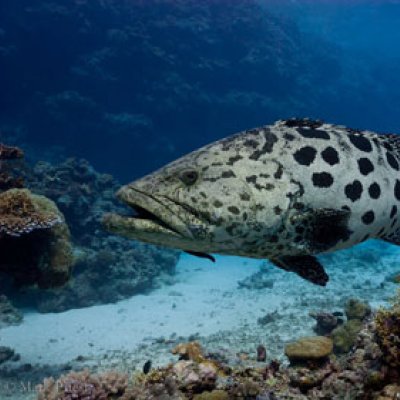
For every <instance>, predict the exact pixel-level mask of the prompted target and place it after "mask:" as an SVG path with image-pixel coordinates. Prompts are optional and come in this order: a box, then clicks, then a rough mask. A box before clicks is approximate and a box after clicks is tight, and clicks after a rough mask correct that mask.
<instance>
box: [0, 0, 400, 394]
mask: <svg viewBox="0 0 400 400" xmlns="http://www.w3.org/2000/svg"><path fill="white" fill-rule="evenodd" d="M399 26H400V1H397V0H388V1H373V0H370V1H367V0H365V1H364V0H353V1H341V0H335V1H328V0H326V1H324V0H321V1H316V0H315V1H307V0H305V1H300V0H299V1H296V0H291V1H289V0H287V1H286V0H281V1H278V0H265V1H264V0H260V1H256V0H231V1H227V0H219V1H217V0H205V1H194V0H174V1H173V0H148V1H146V0H120V1H118V0H53V1H50V0H35V1H28V0H18V1H7V0H0V143H2V145H0V163H1V164H0V233H1V235H0V273H1V279H0V295H1V297H0V399H3V398H4V399H5V398H10V399H21V400H22V399H36V398H38V399H39V400H71V399H79V400H97V399H98V400H104V399H117V398H118V399H119V398H120V399H123V400H135V399H259V400H265V399H381V400H383V399H397V398H400V374H399V370H400V331H399V330H400V328H399V327H400V297H399V296H400V295H399V294H398V295H397V298H394V300H393V297H394V296H396V290H398V287H399V283H400V252H399V250H398V248H396V246H393V245H389V244H387V243H384V242H383V241H379V242H378V241H368V242H366V243H363V244H362V245H360V246H357V247H354V248H351V249H348V250H345V251H341V252H337V253H334V254H329V255H325V256H323V259H324V263H325V265H326V268H327V270H328V271H329V274H330V277H331V280H330V283H329V285H328V286H327V287H326V288H321V287H316V286H314V285H312V284H310V283H308V282H306V281H303V280H301V279H299V278H298V277H297V276H295V275H294V274H288V273H285V272H283V271H280V270H278V269H276V268H273V267H272V266H270V264H269V263H268V262H265V261H260V260H250V259H245V258H239V257H222V256H218V257H217V263H216V264H215V265H212V264H211V263H209V262H208V261H207V260H202V259H196V258H194V257H191V256H189V255H186V254H185V255H182V254H181V253H180V252H179V251H175V250H167V249H163V248H158V247H156V246H152V245H146V244H143V243H139V242H135V241H131V240H128V239H124V238H120V237H116V236H113V235H111V234H109V233H107V232H106V231H105V230H104V228H103V226H102V223H101V221H102V217H103V215H104V214H105V213H107V212H110V211H113V212H115V211H116V212H120V211H122V212H124V207H123V206H122V205H121V204H120V203H119V202H118V201H117V200H116V198H115V192H116V191H117V190H118V189H119V187H120V186H121V184H124V183H127V182H129V181H132V180H133V179H135V178H139V177H141V176H143V175H144V174H146V173H149V172H151V171H153V170H155V169H156V168H159V167H161V166H163V165H164V164H166V163H167V162H170V161H172V160H174V159H176V158H178V157H179V156H181V155H183V154H185V153H187V152H189V151H191V150H194V149H196V148H198V147H200V146H202V145H204V144H207V143H209V142H211V141H213V140H217V139H220V138H223V137H225V136H227V135H229V134H232V133H235V132H238V131H241V130H245V129H249V128H253V127H256V126H261V125H265V124H270V123H273V122H274V121H275V120H278V119H285V118H292V117H307V118H311V119H319V120H324V121H326V122H329V123H334V124H339V125H345V126H349V127H351V128H357V129H367V130H372V131H376V132H386V133H399V132H400V126H399V110H400V45H399V43H400V29H399ZM60 221H61V223H60ZM43 228H45V229H43ZM390 299H392V300H390ZM382 307H384V308H382ZM301 337H308V339H307V340H308V342H306V343H304V342H300V343H299V342H296V341H297V340H298V339H299V338H301ZM316 337H317V339H316ZM321 338H322V339H321ZM290 343H295V345H296V346H297V347H296V348H295V350H294V351H295V352H296V351H297V350H298V349H300V350H299V352H300V353H301V356H298V355H297V358H296V356H295V357H294V358H293V355H292V356H290V352H291V351H290V346H289V348H288V345H289V344H290ZM171 350H172V352H171ZM292 350H293V349H292ZM299 359H300V361H299ZM168 363H171V364H168ZM72 371H75V372H72ZM82 371H83V372H82ZM60 376H61V378H60ZM49 377H53V378H50V379H48V380H45V381H44V379H45V378H49ZM43 382H44V383H43ZM41 383H43V386H41V387H37V386H36V385H38V384H41ZM396 396H397V397H396Z"/></svg>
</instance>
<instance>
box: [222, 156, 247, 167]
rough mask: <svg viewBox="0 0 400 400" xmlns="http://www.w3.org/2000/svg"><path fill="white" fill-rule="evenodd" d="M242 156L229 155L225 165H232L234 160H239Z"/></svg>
mask: <svg viewBox="0 0 400 400" xmlns="http://www.w3.org/2000/svg"><path fill="white" fill-rule="evenodd" d="M242 158H243V157H242V156H239V155H236V156H233V157H229V158H228V162H227V163H226V164H227V165H233V164H235V162H237V161H239V160H241V159H242Z"/></svg>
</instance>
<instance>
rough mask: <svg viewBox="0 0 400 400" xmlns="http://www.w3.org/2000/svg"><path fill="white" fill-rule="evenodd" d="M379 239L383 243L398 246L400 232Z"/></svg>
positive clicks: (399, 244) (399, 243)
mask: <svg viewBox="0 0 400 400" xmlns="http://www.w3.org/2000/svg"><path fill="white" fill-rule="evenodd" d="M381 239H382V240H384V241H385V242H388V243H391V244H395V245H397V246H400V231H396V232H394V233H391V234H389V235H386V236H383V237H381Z"/></svg>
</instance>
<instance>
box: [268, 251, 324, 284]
mask: <svg viewBox="0 0 400 400" xmlns="http://www.w3.org/2000/svg"><path fill="white" fill-rule="evenodd" d="M270 261H271V262H272V263H273V264H275V265H276V266H277V267H279V268H281V269H284V270H285V271H291V272H295V273H296V274H297V275H299V276H301V277H302V278H303V279H306V280H308V281H310V282H312V283H315V284H316V285H320V286H325V285H326V283H327V282H328V280H329V276H328V275H327V273H326V272H325V270H324V267H323V266H322V265H321V264H320V262H319V261H318V260H317V259H316V258H315V257H313V256H294V257H280V258H276V259H274V260H270Z"/></svg>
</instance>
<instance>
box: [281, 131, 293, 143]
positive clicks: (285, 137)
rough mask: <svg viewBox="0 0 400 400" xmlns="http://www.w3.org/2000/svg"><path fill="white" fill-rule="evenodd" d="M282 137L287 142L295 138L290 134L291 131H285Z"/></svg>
mask: <svg viewBox="0 0 400 400" xmlns="http://www.w3.org/2000/svg"><path fill="white" fill-rule="evenodd" d="M283 138H284V139H285V140H287V141H288V142H291V141H292V140H294V139H295V137H294V135H292V134H291V133H285V134H284V135H283Z"/></svg>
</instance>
